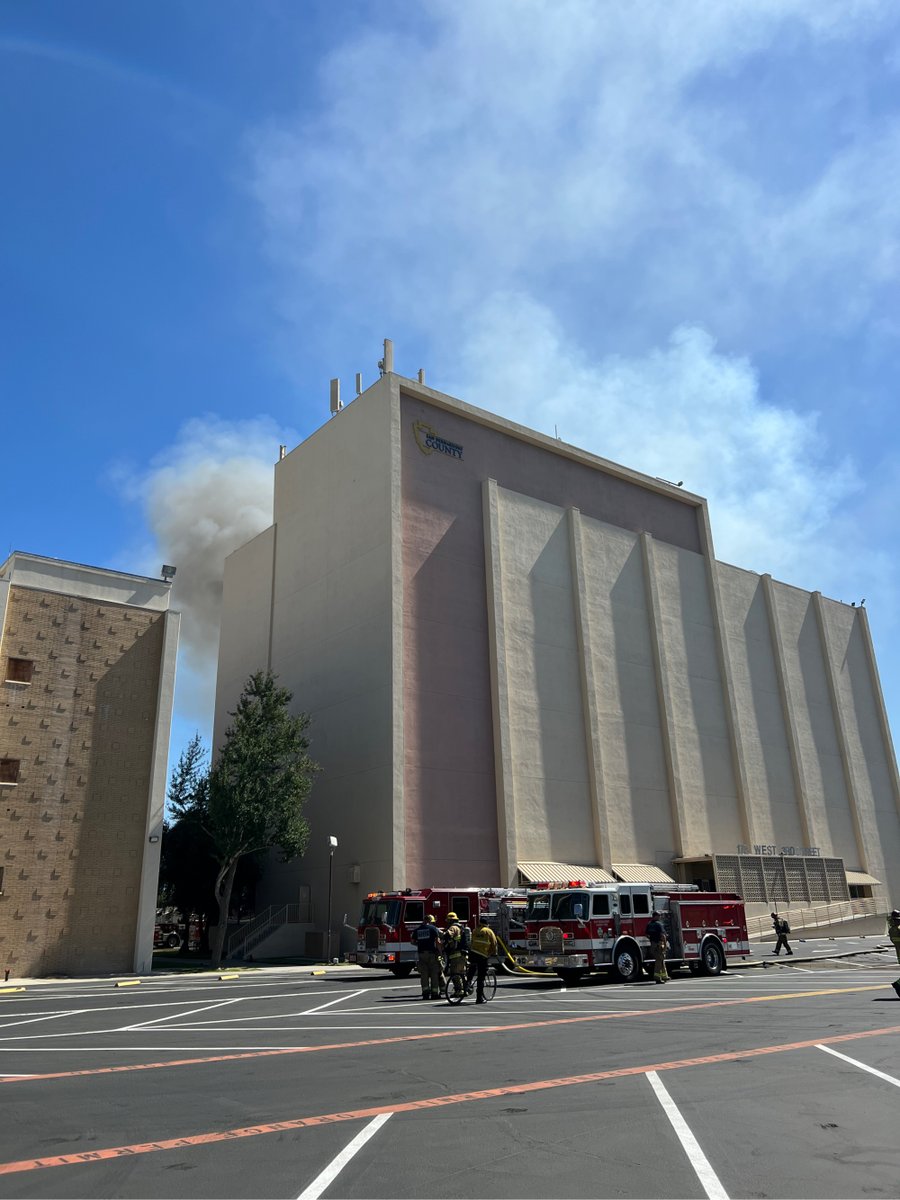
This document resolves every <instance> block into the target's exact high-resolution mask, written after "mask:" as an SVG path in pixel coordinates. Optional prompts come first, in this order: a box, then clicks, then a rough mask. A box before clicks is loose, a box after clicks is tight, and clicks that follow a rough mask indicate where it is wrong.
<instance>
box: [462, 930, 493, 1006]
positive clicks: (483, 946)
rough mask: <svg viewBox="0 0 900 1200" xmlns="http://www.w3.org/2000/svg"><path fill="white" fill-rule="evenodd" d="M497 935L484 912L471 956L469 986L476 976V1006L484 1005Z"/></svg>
mask: <svg viewBox="0 0 900 1200" xmlns="http://www.w3.org/2000/svg"><path fill="white" fill-rule="evenodd" d="M497 948H498V947H497V935H496V934H495V933H494V931H493V929H491V927H490V925H488V918H487V913H486V912H483V913H482V914H481V917H480V918H479V920H478V928H477V929H476V930H475V933H474V936H473V937H472V953H471V955H470V960H471V964H472V965H471V966H470V967H469V986H470V987H471V984H472V976H473V974H474V976H475V981H476V984H475V986H476V996H475V1003H476V1004H484V1003H485V999H484V977H485V975H486V974H487V969H488V962H489V961H490V959H491V957H492V956H493V955H495V954H496V953H497Z"/></svg>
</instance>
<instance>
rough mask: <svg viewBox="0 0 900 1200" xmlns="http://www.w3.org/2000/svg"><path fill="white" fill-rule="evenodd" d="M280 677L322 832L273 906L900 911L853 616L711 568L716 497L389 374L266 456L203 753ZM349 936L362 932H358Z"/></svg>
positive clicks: (277, 875)
mask: <svg viewBox="0 0 900 1200" xmlns="http://www.w3.org/2000/svg"><path fill="white" fill-rule="evenodd" d="M264 666H270V667H271V668H272V669H273V670H274V671H276V672H277V673H278V675H279V677H280V679H281V681H282V682H283V683H284V684H286V685H287V686H288V687H290V688H291V689H292V690H293V692H294V696H295V704H296V706H297V707H298V708H300V709H304V710H307V711H309V712H310V713H311V715H312V728H311V736H312V752H313V755H314V756H315V757H316V758H317V759H318V760H319V762H320V763H321V765H322V767H323V771H322V773H321V775H320V776H319V777H318V778H317V780H316V783H315V787H314V791H313V796H312V799H311V801H310V804H309V815H310V818H311V821H312V833H313V836H312V844H311V849H310V851H309V853H308V854H307V856H306V858H305V859H304V860H302V861H300V862H297V863H293V864H287V865H278V864H276V863H275V862H274V861H273V862H272V864H271V865H270V866H269V868H268V869H267V872H266V874H265V878H264V880H263V884H262V886H261V888H260V893H259V896H258V901H259V903H260V904H261V905H266V904H273V903H279V904H280V903H285V902H289V901H295V900H298V899H299V898H300V895H301V889H303V888H305V887H306V886H307V885H309V886H311V888H312V893H313V897H314V899H315V898H317V899H318V908H317V912H316V917H317V919H318V920H319V922H320V923H321V921H322V920H323V918H324V909H323V905H324V897H325V894H326V889H327V871H328V848H327V844H328V837H329V835H334V836H336V837H337V839H338V843H339V846H338V850H337V852H336V857H335V863H334V867H335V870H334V908H335V912H336V913H341V912H342V911H347V912H350V913H354V914H355V912H356V911H357V909H358V905H359V900H360V898H361V897H362V896H363V895H364V894H365V892H366V891H367V890H369V889H374V888H390V887H397V888H400V887H410V886H420V885H460V884H473V883H477V884H484V885H490V884H508V885H512V884H517V883H521V882H528V881H531V880H534V879H536V878H548V877H549V878H560V877H562V878H565V877H567V874H568V873H570V872H571V871H573V870H575V869H576V868H577V869H579V871H582V872H583V871H584V870H586V869H588V868H590V869H591V870H592V872H593V876H592V877H594V878H620V879H623V880H627V879H630V878H641V879H647V878H650V879H658V880H659V879H666V878H674V879H676V880H679V881H684V882H692V881H699V882H701V884H706V885H707V886H712V885H713V884H716V885H718V886H719V887H721V888H727V889H732V888H734V889H736V890H738V891H740V892H742V893H743V894H744V896H745V897H746V899H747V900H748V901H751V902H756V903H760V904H761V903H763V902H765V903H772V902H775V901H781V902H790V903H798V904H804V903H815V902H818V901H830V900H839V899H847V898H848V897H850V896H866V895H873V896H876V897H878V898H879V899H881V900H882V901H883V902H884V903H887V898H888V896H889V895H893V897H894V898H895V900H896V901H900V809H898V805H900V785H898V774H897V766H896V761H895V757H894V751H893V747H892V743H891V736H890V731H889V727H888V721H887V716H886V713H885V708H884V703H883V700H882V694H881V689H880V684H879V680H878V672H877V668H876V663H875V656H874V652H873V648H872V641H871V637H870V634H869V627H868V623H867V619H866V613H865V610H864V609H863V608H854V607H851V606H849V605H845V604H842V603H838V602H836V601H834V600H828V599H825V598H824V597H823V596H822V595H820V594H819V593H818V592H812V593H810V592H805V591H803V590H801V589H799V588H796V587H793V586H791V585H790V584H787V583H781V582H777V581H775V580H774V579H772V578H771V577H770V576H768V575H762V576H760V575H756V574H754V573H753V572H751V571H747V570H743V569H741V568H740V567H735V566H729V565H727V564H725V563H722V562H718V561H717V560H716V558H715V554H714V551H713V542H712V536H711V532H710V522H709V515H708V512H707V505H706V502H705V500H704V499H703V498H702V497H700V496H696V495H691V494H690V493H687V492H685V491H683V490H682V489H681V488H679V487H676V486H673V485H669V484H667V483H665V482H662V481H660V480H657V479H651V478H648V477H646V476H644V475H641V474H638V473H637V472H635V471H631V470H629V469H628V468H626V467H622V466H619V465H617V464H615V463H612V462H608V461H606V460H604V459H601V458H598V457H596V456H595V455H593V454H589V453H587V452H586V451H584V450H580V449H578V448H576V447H574V446H570V445H566V444H565V443H563V442H561V441H558V440H555V439H553V438H550V437H546V436H544V435H542V434H540V433H536V432H534V431H533V430H530V429H526V428H523V427H521V426H519V425H516V424H513V423H512V422H510V421H507V420H504V419H503V418H501V417H499V416H496V415H493V414H491V413H488V412H484V411H481V410H479V409H476V408H473V407H471V406H470V405H468V404H465V403H463V402H461V401H459V400H456V399H454V398H452V397H450V396H447V395H442V394H441V393H439V392H437V391H434V390H432V389H431V388H429V387H426V386H425V385H424V384H423V383H422V382H415V381H413V380H411V379H406V378H402V377H400V376H398V375H396V374H394V373H393V372H392V371H391V370H390V369H388V370H387V372H386V373H385V374H384V375H383V377H382V378H381V379H380V380H379V381H378V382H377V383H376V384H375V385H374V386H373V387H371V388H370V389H369V390H368V391H366V392H365V393H364V394H363V395H361V396H359V397H358V398H357V399H356V400H354V401H353V403H351V404H350V405H348V406H347V407H346V408H344V409H343V410H341V411H339V412H338V413H337V414H336V415H335V416H334V417H333V418H332V419H331V420H330V421H329V422H328V423H327V424H325V425H323V426H322V427H321V428H320V429H318V430H317V431H316V432H315V433H314V434H313V435H312V436H311V437H309V438H308V439H307V440H306V441H305V442H303V443H302V445H300V446H298V447H297V448H296V449H295V450H293V451H292V452H291V453H290V454H287V455H286V456H285V457H283V458H282V460H281V461H280V462H279V463H278V464H277V465H276V467H275V507H274V523H273V525H272V526H271V528H269V529H267V530H266V531H265V532H263V533H261V534H260V535H259V536H258V537H256V538H254V539H253V540H252V541H251V542H249V543H248V544H247V545H246V546H244V547H242V548H241V549H240V550H238V551H237V552H236V553H235V554H233V555H232V556H231V557H230V558H229V559H228V561H227V564H226V570H225V593H224V613H223V621H222V629H221V644H220V653H219V677H218V687H217V702H216V713H217V716H216V734H215V737H216V741H217V743H218V742H220V741H221V737H222V733H223V730H224V727H225V725H226V723H227V719H228V718H227V710H228V709H229V708H231V707H233V704H234V701H235V699H236V697H237V695H238V693H239V691H240V688H241V685H242V684H243V682H244V680H245V679H246V677H247V676H248V675H249V673H250V672H251V671H252V670H254V669H256V668H258V667H264ZM351 920H352V917H351Z"/></svg>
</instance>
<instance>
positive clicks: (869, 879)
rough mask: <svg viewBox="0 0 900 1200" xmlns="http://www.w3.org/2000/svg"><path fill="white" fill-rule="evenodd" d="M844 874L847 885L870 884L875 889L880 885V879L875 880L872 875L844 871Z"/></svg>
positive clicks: (863, 872)
mask: <svg viewBox="0 0 900 1200" xmlns="http://www.w3.org/2000/svg"><path fill="white" fill-rule="evenodd" d="M844 874H845V875H846V876H847V882H848V883H855V884H860V883H862V884H870V885H874V886H875V887H877V886H878V885H879V884H880V883H881V880H880V879H876V878H875V876H874V875H867V874H866V873H865V871H844Z"/></svg>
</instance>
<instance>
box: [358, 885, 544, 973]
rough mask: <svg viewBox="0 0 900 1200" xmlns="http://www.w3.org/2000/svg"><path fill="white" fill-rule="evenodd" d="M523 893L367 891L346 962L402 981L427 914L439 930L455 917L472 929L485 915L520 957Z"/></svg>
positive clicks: (518, 890)
mask: <svg viewBox="0 0 900 1200" xmlns="http://www.w3.org/2000/svg"><path fill="white" fill-rule="evenodd" d="M525 904H526V891H525V889H524V888H415V889H414V888H407V889H406V890H405V891H402V892H369V894H368V895H367V896H366V898H365V900H364V901H363V906H362V912H361V914H360V918H359V925H358V926H357V943H356V953H355V954H350V955H349V959H350V961H351V962H355V963H357V964H358V965H359V966H361V967H376V968H378V969H379V970H382V971H385V970H386V971H390V972H391V974H392V975H396V976H398V977H400V978H405V977H406V976H407V975H410V974H411V973H412V970H413V968H414V967H415V965H416V961H417V959H418V952H417V950H416V946H415V942H414V940H413V935H414V933H415V929H416V926H417V925H421V923H422V921H424V919H425V917H426V916H428V915H429V914H430V915H431V916H433V917H434V919H435V922H436V923H437V925H438V926H440V928H442V929H443V928H444V927H445V926H446V924H447V914H448V913H451V912H454V913H456V915H457V916H458V917H459V919H460V921H461V922H463V923H464V924H467V925H469V926H470V927H471V928H472V929H473V930H474V929H475V927H476V925H477V924H478V920H479V917H480V916H481V914H482V913H487V914H488V918H489V921H490V924H491V926H492V928H493V930H494V932H495V933H496V934H497V936H498V937H499V938H500V939H501V940H502V941H503V942H504V943H505V944H506V945H507V946H510V945H511V946H512V947H513V948H514V949H513V950H512V952H513V953H514V954H515V953H516V951H518V952H519V953H522V952H524V949H525V924H524V912H525Z"/></svg>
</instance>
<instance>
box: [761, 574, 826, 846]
mask: <svg viewBox="0 0 900 1200" xmlns="http://www.w3.org/2000/svg"><path fill="white" fill-rule="evenodd" d="M761 578H762V588H763V599H764V600H765V602H766V614H767V616H768V620H769V637H770V640H771V643H772V658H773V660H774V662H775V675H776V677H777V679H778V692H779V695H780V697H781V713H782V717H783V719H784V729H785V734H786V735H787V743H788V752H789V754H790V756H791V772H792V774H793V777H794V788H795V790H796V793H797V805H798V808H799V812H800V827H801V829H802V830H803V837H804V844H805V845H807V846H818V845H820V843H821V836H822V835H821V833H820V831H819V829H818V828H817V825H816V820H815V815H814V812H813V807H812V803H811V801H810V794H809V784H808V783H807V781H806V771H805V769H804V766H803V756H802V755H801V753H800V734H799V731H798V729H797V719H796V716H795V712H796V708H795V705H796V703H797V697H796V696H794V694H793V692H792V690H791V680H790V673H789V671H788V666H787V658H786V656H785V648H784V633H783V631H782V627H781V619H780V618H779V616H778V600H777V597H776V595H775V584H774V581H773V579H772V576H771V575H763V576H762V577H761Z"/></svg>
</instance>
